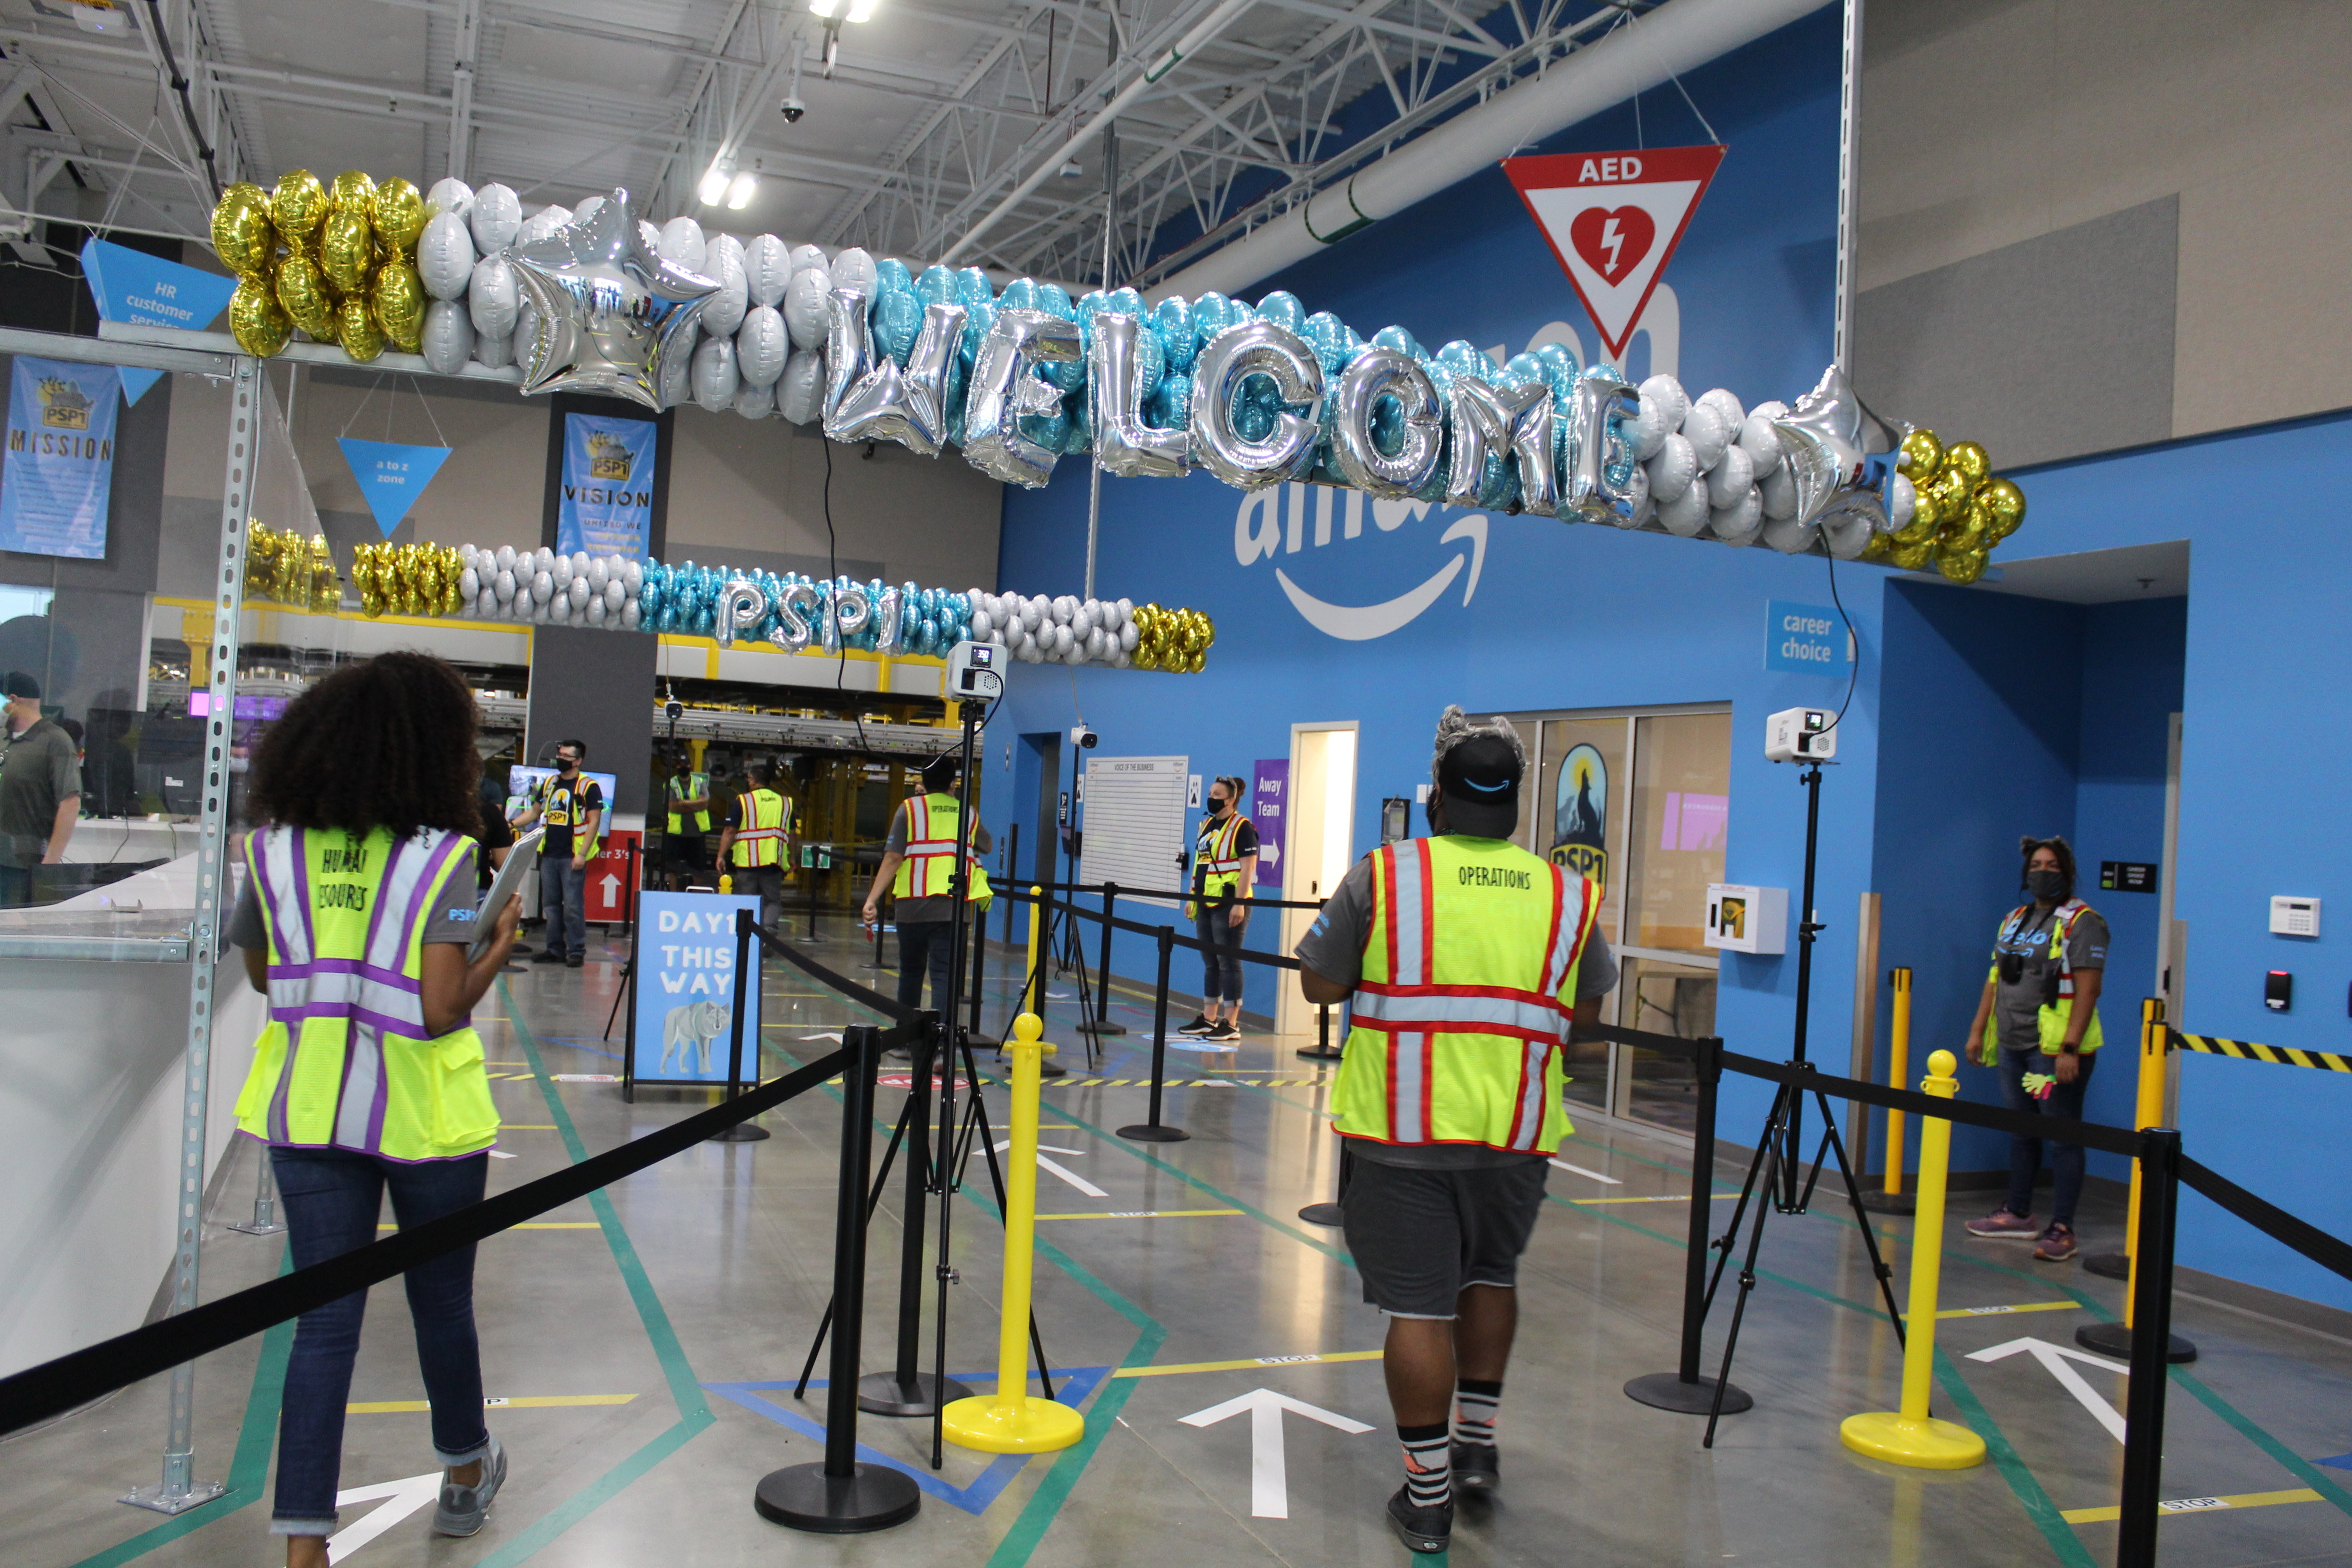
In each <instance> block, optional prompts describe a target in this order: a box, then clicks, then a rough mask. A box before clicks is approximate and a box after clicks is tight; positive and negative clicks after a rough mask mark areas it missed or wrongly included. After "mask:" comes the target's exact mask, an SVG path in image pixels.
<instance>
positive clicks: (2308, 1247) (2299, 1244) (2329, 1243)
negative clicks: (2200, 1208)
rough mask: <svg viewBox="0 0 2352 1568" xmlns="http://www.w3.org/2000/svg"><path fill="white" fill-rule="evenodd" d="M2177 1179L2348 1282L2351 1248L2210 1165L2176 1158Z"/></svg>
mask: <svg viewBox="0 0 2352 1568" xmlns="http://www.w3.org/2000/svg"><path fill="white" fill-rule="evenodd" d="M2180 1180H2181V1182H2182V1183H2183V1184H2185V1185H2187V1186H2188V1187H2189V1188H2190V1189H2191V1190H2193V1191H2195V1192H2197V1193H2199V1194H2201V1195H2203V1196H2205V1197H2208V1198H2210V1199H2211V1200H2212V1201H2213V1202H2215V1203H2216V1204H2219V1205H2221V1207H2223V1208H2225V1209H2227V1210H2229V1211H2230V1213H2231V1214H2233V1215H2237V1216H2238V1217H2239V1218H2240V1219H2242V1220H2244V1221H2245V1222H2246V1223H2247V1224H2248V1225H2250V1226H2253V1227H2254V1228H2255V1229H2256V1230H2259V1231H2261V1232H2262V1233H2263V1235H2264V1236H2267V1237H2270V1238H2271V1239H2272V1240H2273V1241H2276V1242H2280V1243H2283V1244H2284V1245H2285V1246H2288V1247H2293V1248H2294V1249H2295V1250H2296V1251H2297V1252H2300V1253H2302V1254H2303V1255H2304V1256H2305V1258H2310V1259H2311V1260H2312V1261H2313V1262H2314V1263H2316V1264H2318V1265H2319V1266H2320V1267H2321V1268H2325V1269H2327V1270H2329V1271H2330V1272H2331V1273H2336V1274H2340V1275H2342V1276H2343V1277H2344V1278H2345V1279H2352V1246H2347V1245H2346V1244H2345V1243H2344V1242H2342V1241H2339V1240H2337V1239H2336V1237H2332V1236H2330V1235H2328V1234H2327V1233H2326V1231H2324V1230H2322V1229H2320V1228H2319V1227H2318V1226H2315V1225H2313V1224H2311V1223H2309V1222H2308V1221H2305V1220H2300V1219H2297V1218H2295V1217H2294V1215H2291V1214H2289V1213H2287V1212H2286V1210H2284V1209H2283V1208H2281V1207H2279V1206H2278V1205H2276V1204H2273V1203H2271V1202H2270V1201H2268V1200H2267V1199H2264V1198H2258V1197H2256V1196H2255V1195H2254V1194H2252V1193H2250V1192H2248V1191H2246V1189H2245V1188H2243V1187H2242V1186H2240V1185H2238V1184H2237V1183H2235V1182H2233V1181H2231V1180H2230V1178H2229V1177H2227V1176H2224V1175H2222V1174H2221V1173H2220V1172H2218V1171H2216V1170H2214V1169H2213V1168H2212V1167H2211V1166H2210V1165H2205V1164H2200V1163H2198V1162H2197V1161H2195V1160H2192V1159H2190V1158H2189V1156H2188V1155H2186V1154H2183V1155H2182V1156H2181V1157H2180Z"/></svg>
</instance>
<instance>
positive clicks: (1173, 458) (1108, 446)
mask: <svg viewBox="0 0 2352 1568" xmlns="http://www.w3.org/2000/svg"><path fill="white" fill-rule="evenodd" d="M1142 331H1143V324H1142V323H1141V322H1140V321H1137V320H1136V319H1135V318H1134V317H1133V316H1130V315H1128V314H1126V313H1124V312H1122V311H1118V310H1105V311H1102V312H1100V313H1099V314H1097V316H1096V317H1095V341H1094V348H1093V351H1092V352H1091V353H1089V354H1088V355H1087V427H1088V428H1089V429H1091V430H1092V431H1093V432H1094V437H1095V463H1096V465H1097V467H1099V468H1101V469H1102V471H1103V472H1105V473H1107V474H1116V475H1118V477H1119V478H1120V479H1181V478H1182V477H1183V475H1184V473H1185V471H1186V470H1187V469H1188V468H1190V467H1191V465H1190V464H1189V463H1188V462H1186V461H1185V457H1186V454H1187V453H1188V452H1189V451H1190V450H1191V449H1192V437H1191V435H1190V434H1189V433H1188V432H1186V431H1183V430H1155V429H1153V428H1152V427H1151V426H1149V425H1146V424H1145V423H1144V422H1143V376H1142V366H1141V364H1140V363H1139V354H1138V353H1137V347H1136V345H1137V339H1138V337H1139V335H1140V333H1141V332H1142Z"/></svg>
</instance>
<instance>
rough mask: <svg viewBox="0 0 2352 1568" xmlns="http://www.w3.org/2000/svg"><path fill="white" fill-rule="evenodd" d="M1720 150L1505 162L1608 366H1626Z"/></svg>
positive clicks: (1552, 155)
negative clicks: (1622, 362) (1621, 362)
mask: <svg viewBox="0 0 2352 1568" xmlns="http://www.w3.org/2000/svg"><path fill="white" fill-rule="evenodd" d="M1725 151H1726V149H1725V148H1722V147H1653V148H1650V149H1648V150H1647V151H1645V152H1638V153H1547V154H1545V155H1543V156H1541V157H1535V158H1506V159H1504V160H1503V173H1504V174H1507V175H1509V176H1510V180H1511V184H1513V185H1514V186H1516V187H1517V190H1518V193H1519V199H1520V200H1521V201H1523V202H1525V203H1527V204H1528V216H1530V217H1533V218H1534V219H1535V220H1536V226H1537V227H1538V228H1540V229H1542V230H1543V232H1544V238H1545V239H1546V240H1547V241H1549V243H1550V245H1551V253H1552V255H1553V256H1555V257H1557V258H1559V266H1560V270H1561V271H1563V272H1565V273H1567V274H1568V280H1569V282H1570V284H1571V285H1572V286H1573V287H1574V288H1575V289H1576V297H1577V298H1578V299H1580V300H1583V301H1584V310H1585V313H1586V314H1587V315H1589V316H1591V318H1592V324H1593V325H1594V326H1596V327H1598V328H1600V329H1601V342H1603V343H1604V344H1606V345H1607V346H1608V349H1609V353H1610V356H1611V357H1612V358H1613V359H1622V358H1623V357H1624V353H1625V345H1626V344H1627V343H1629V342H1633V329H1634V328H1635V327H1637V326H1639V325H1640V324H1641V321H1642V311H1643V308H1644V307H1645V306H1647V305H1648V304H1649V302H1650V295H1651V293H1652V291H1653V290H1654V289H1656V288H1657V286H1658V279H1659V277H1660V276H1661V275H1662V274H1664V271H1665V269H1666V262H1667V260H1668V259H1669V258H1672V257H1673V255H1674V253H1675V246H1677V245H1679V244H1681V243H1682V237H1683V231H1684V230H1685V228H1687V227H1689V226H1690V219H1691V214H1693V213H1694V212H1696V211H1697V210H1698V199H1699V197H1701V196H1702V195H1706V187H1707V182H1708V181H1710V180H1712V179H1714V178H1715V171H1716V169H1717V166H1718V165H1720V164H1721V163H1722V162H1723V154H1724V153H1725Z"/></svg>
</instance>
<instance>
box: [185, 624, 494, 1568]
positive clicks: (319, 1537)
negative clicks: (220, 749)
mask: <svg viewBox="0 0 2352 1568" xmlns="http://www.w3.org/2000/svg"><path fill="white" fill-rule="evenodd" d="M474 723H475V709H474V697H473V693H472V692H470V691H468V690H467V688H466V683H465V682H464V681H463V680H462V679H459V678H458V675H457V671H456V670H455V669H453V668H450V666H448V665H447V664H446V663H444V662H442V661H441V660H440V659H437V658H433V657H431V656H430V655H427V654H421V653H388V654H383V655H382V656H380V657H378V658H373V659H370V660H368V661H367V662H366V663H364V664H357V665H352V666H349V667H347V668H342V669H340V670H337V671H336V672H335V673H334V674H332V675H331V676H329V677H327V679H324V680H322V681H320V683H319V684H318V685H317V686H315V687H313V688H312V689H310V691H308V692H306V693H304V694H303V695H302V696H300V697H299V698H297V699H296V700H294V701H293V702H292V703H290V704H289V705H288V707H287V709H286V712H285V715H284V717H282V718H281V719H279V720H278V722H277V723H275V724H273V725H272V726H271V727H270V728H269V730H268V733H267V734H265V735H264V736H263V738H262V742H261V746H260V750H259V751H258V752H257V754H256V755H255V757H254V761H253V769H252V773H251V775H250V780H249V784H248V798H249V800H250V803H251V805H252V809H253V813H254V816H255V818H256V820H257V822H259V823H260V824H262V826H258V827H257V828H256V829H255V831H254V832H253V834H252V835H251V836H250V837H248V838H247V842H246V847H245V860H246V868H247V879H246V885H245V890H244V892H243V894H242V895H241V896H240V897H239V899H238V900H237V906H236V913H235V915H234V916H233V917H232V918H231V920H230V922H229V940H230V942H233V943H235V944H236V946H238V947H240V948H242V949H244V950H245V968H246V973H247V975H249V976H250V977H251V978H252V981H253V985H254V988H255V989H256V990H257V991H260V992H263V993H265V994H267V995H268V998H269V1024H268V1027H267V1028H265V1029H264V1030H263V1031H262V1035H261V1038H260V1041H259V1042H258V1043H257V1046H256V1047H255V1049H254V1059H253V1070H252V1072H251V1073H250V1074H249V1075H248V1076H247V1079H246V1082H245V1089H244V1092H243V1093H241V1094H239V1095H238V1097H237V1102H236V1118H237V1126H238V1128H239V1130H241V1131H245V1132H247V1133H249V1134H251V1135H252V1136H254V1137H256V1138H258V1139H260V1140H262V1141H263V1142H266V1143H268V1146H269V1160H270V1164H271V1166H272V1168H273V1169H274V1171H275V1173H276V1174H277V1178H278V1193H279V1194H280V1195H281V1196H282V1197H283V1198H284V1200H285V1205H286V1222H287V1229H288V1239H289V1241H290V1242H291V1244H292V1248H293V1254H294V1266H295V1267H296V1268H309V1267H310V1265H312V1264H314V1263H321V1262H324V1261H325V1260H327V1259H328V1258H334V1257H336V1256H338V1255H340V1254H342V1253H345V1252H349V1251H352V1249H354V1248H356V1247H363V1246H365V1245H366V1244H367V1243H369V1242H371V1241H373V1240H374V1239H375V1228H376V1215H378V1213H379V1212H381V1210H382V1207H383V1195H384V1193H385V1191H386V1190H387V1189H389V1190H390V1192H391V1194H392V1211H393V1214H394V1216H395V1217H396V1218H397V1219H398V1220H399V1222H400V1224H401V1226H403V1227H404V1228H405V1227H406V1226H413V1225H422V1224H424V1223H425V1221H427V1220H432V1219H436V1218H438V1217H440V1216H441V1215H446V1214H448V1213H451V1212H452V1211H454V1210H457V1209H461V1208H465V1207H467V1205H471V1204H476V1203H478V1202H480V1201H481V1198H482V1193H483V1187H484V1183H485V1179H486V1177H487V1174H488V1168H489V1154H488V1150H489V1147H490V1145H491V1144H492V1143H494V1142H497V1141H498V1133H499V1117H498V1111H497V1110H496V1109H495V1108H494V1107H493V1106H492V1104H491V1103H490V1086H489V1079H488V1074H486V1073H485V1072H484V1070H483V1067H482V1041H481V1037H480V1036H478V1035H477V1034H476V1033H475V1032H474V1030H473V1026H472V1023H471V1018H470V1015H471V1013H472V1009H473V1006H474V1005H475V1004H476V1003H477V1002H478V1001H480V1000H481V998H482V994H483V993H484V992H486V991H488V989H489V985H490V982H491V981H492V980H493V979H495V978H496V977H497V975H498V973H499V969H500V968H501V967H502V966H503V965H504V963H506V954H507V949H508V947H509V945H510V944H511V943H512V942H513V940H514V932H515V926H516V924H517V922H518V921H519V920H520V914H521V910H520V902H519V901H518V900H508V902H507V905H506V907H505V908H504V909H502V910H499V911H498V913H497V916H496V920H495V924H494V925H493V926H492V929H491V931H490V940H489V941H488V942H487V943H485V944H484V945H483V947H482V951H481V954H480V956H479V957H477V958H474V959H472V960H471V961H468V959H467V950H468V949H469V948H470V947H472V946H473V944H474V942H475V941H476V939H477V938H478V936H479V935H480V934H481V931H480V925H479V920H478V913H477V910H476V909H475V905H474V900H475V897H476V885H475V875H474V859H475V855H476V852H477V851H476V845H475V842H474V837H473V836H474V835H476V834H478V832H479V831H480V826H481V825H480V816H479V815H478V805H477V804H476V794H475V780H476V778H477V777H478V774H479V773H480V772H481V763H480V759H479V758H478V756H477V755H476V753H475V751H474ZM405 1279H406V1284H407V1287H408V1307H409V1313H410V1316H411V1317H412V1318H413V1319H414V1320H415V1326H416V1359H417V1363H418V1364H419V1366H420V1367H421V1369H422V1370H423V1372H424V1374H425V1393H426V1394H427V1395H428V1396H429V1397H430V1400H431V1402H432V1407H433V1446H434V1448H435V1449H436V1451H437V1452H438V1454H439V1457H440V1460H441V1463H442V1464H443V1465H444V1466H445V1467H446V1474H445V1476H444V1478H443V1481H442V1486H441V1497H440V1506H439V1507H438V1508H437V1509H436V1510H435V1512H434V1517H433V1528H434V1530H435V1531H436V1532H437V1533H439V1534H443V1535H471V1534H473V1533H474V1532H475V1531H478V1530H480V1529H481V1527H482V1521H483V1517H484V1515H485V1514H486V1512H487V1511H488V1508H489V1503H490V1499H491V1498H492V1497H493V1496H495V1495H496V1494H497V1492H498V1489H499V1483H500V1482H501V1481H503V1480H504V1479H506V1468H507V1465H506V1455H505V1453H504V1451H503V1450H501V1449H500V1447H499V1442H498V1439H497V1438H495V1437H493V1436H490V1434H489V1431H488V1428H487V1427H486V1426H484V1425H483V1422H482V1370H481V1354H480V1348H479V1344H478V1340H477V1338H476V1335H475V1331H474V1299H473V1298H474V1249H473V1248H472V1247H460V1248H459V1249H457V1251H455V1252H449V1253H445V1254H443V1255H442V1256H441V1257H439V1258H434V1259H433V1260H432V1261H430V1262H428V1263H424V1264H420V1265H419V1266H417V1267H416V1268H413V1269H411V1270H409V1272H408V1274H407V1275H406V1277H405ZM366 1309H367V1293H366V1292H365V1291H363V1290H362V1291H356V1292H354V1293H352V1295H349V1296H346V1297H344V1298H343V1299H342V1300H339V1301H335V1302H333V1303H331V1304H330V1305H328V1306H324V1307H320V1308H319V1309H317V1310H314V1311H310V1312H305V1313H303V1314H302V1317H301V1319H300V1321H299V1323H298V1324H297V1326H296V1328H295V1331H294V1350H293V1354H292V1357H291V1358H290V1359H289V1362H288V1363H287V1367H286V1392H285V1396H284V1400H283V1404H282V1406H281V1414H280V1417H279V1423H278V1494H277V1507H276V1510H275V1516H274V1517H273V1519H272V1520H271V1522H270V1532H271V1533H272V1534H274V1535H283V1536H285V1537H286V1538H287V1542H286V1562H287V1565H288V1568H325V1565H326V1563H327V1537H328V1536H329V1535H331V1534H332V1533H333V1532H334V1529H335V1492H336V1488H337V1482H338V1479H339V1477H340V1473H341V1465H342V1442H343V1407H344V1404H345V1402H346V1400H347V1399H348V1398H349V1397H350V1393H351V1382H352V1361H353V1359H354V1358H355V1357H356V1356H357V1354H358V1352H359V1339H360V1321H361V1317H362V1313H364V1312H365V1310H366Z"/></svg>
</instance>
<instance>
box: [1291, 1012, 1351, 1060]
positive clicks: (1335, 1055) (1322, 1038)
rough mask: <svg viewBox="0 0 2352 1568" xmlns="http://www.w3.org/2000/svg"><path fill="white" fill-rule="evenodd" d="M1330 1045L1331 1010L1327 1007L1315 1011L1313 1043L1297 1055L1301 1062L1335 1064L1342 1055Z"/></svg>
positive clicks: (1337, 1048) (1336, 1048)
mask: <svg viewBox="0 0 2352 1568" xmlns="http://www.w3.org/2000/svg"><path fill="white" fill-rule="evenodd" d="M1344 1054H1345V1053H1344V1052H1342V1051H1341V1050H1340V1049H1339V1047H1337V1046H1334V1045H1333V1044H1332V1043H1331V1009H1330V1007H1329V1006H1328V1005H1325V1006H1319V1007H1318V1008H1316V1009H1315V1043H1314V1044H1313V1045H1311V1046H1309V1047H1307V1048H1306V1049H1305V1050H1303V1051H1299V1052H1297V1056H1298V1058H1299V1059H1301V1060H1302V1061H1310V1062H1336V1061H1338V1060H1339V1058H1340V1057H1341V1056H1342V1055H1344Z"/></svg>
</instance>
